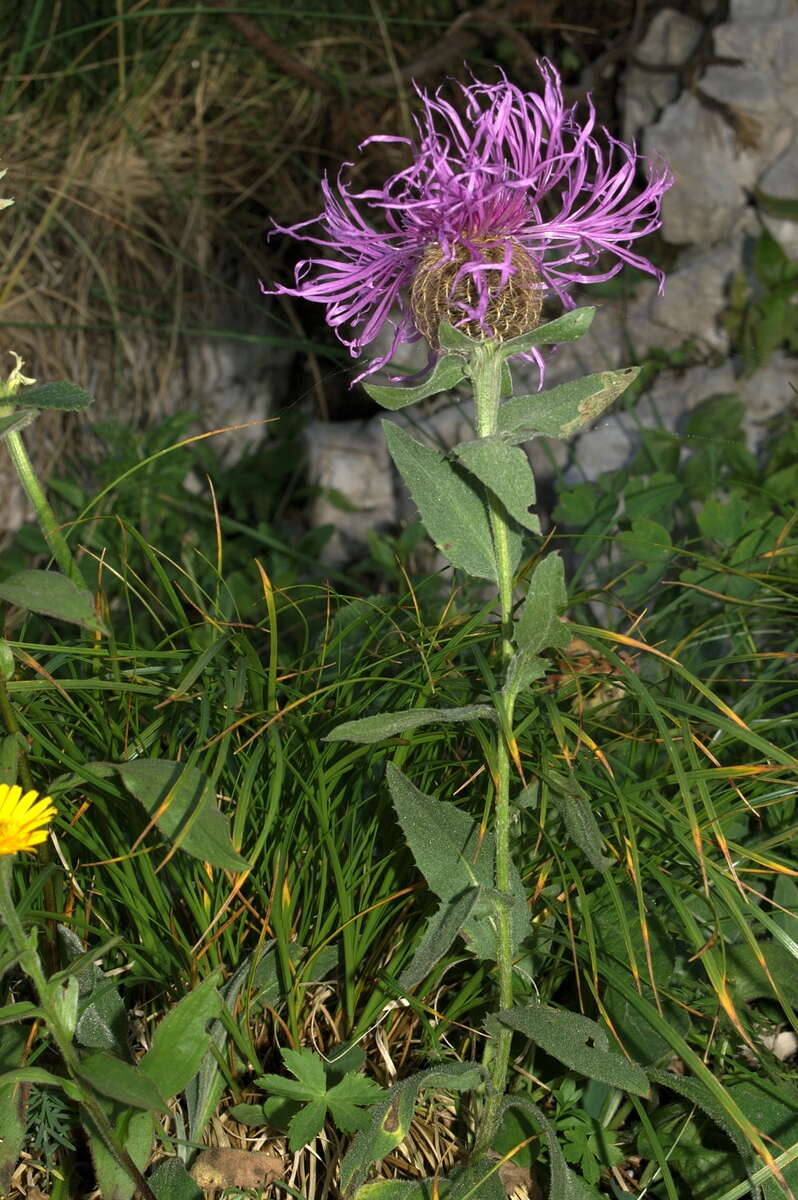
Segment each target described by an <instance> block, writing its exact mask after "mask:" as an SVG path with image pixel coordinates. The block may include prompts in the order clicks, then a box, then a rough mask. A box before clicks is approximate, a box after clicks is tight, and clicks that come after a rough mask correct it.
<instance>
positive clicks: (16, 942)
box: [0, 854, 158, 1200]
mask: <svg viewBox="0 0 798 1200" xmlns="http://www.w3.org/2000/svg"><path fill="white" fill-rule="evenodd" d="M13 871H14V859H13V856H12V855H10V854H3V855H0V920H2V921H3V923H4V924H5V926H6V929H7V930H8V933H9V936H10V938H11V942H12V944H13V946H14V950H15V952H16V954H17V958H18V960H19V964H20V966H21V967H22V969H23V971H24V972H25V974H26V975H28V976H29V977H30V979H31V981H32V983H33V986H34V988H35V989H36V994H37V996H38V999H39V1007H40V1008H41V1010H42V1012H43V1013H44V1017H45V1020H46V1022H47V1028H48V1029H49V1031H50V1035H51V1037H52V1039H53V1041H54V1042H55V1044H56V1046H57V1047H58V1050H59V1053H60V1054H61V1058H62V1059H63V1062H64V1066H65V1067H66V1069H67V1072H68V1073H69V1075H70V1076H71V1078H72V1080H73V1082H74V1083H75V1084H76V1086H77V1087H78V1089H79V1090H80V1093H81V1103H82V1105H83V1107H84V1108H85V1110H86V1112H87V1113H88V1115H89V1117H90V1118H91V1121H92V1123H93V1125H94V1126H95V1128H96V1129H97V1132H98V1133H99V1134H100V1137H101V1138H102V1139H103V1141H104V1142H105V1144H106V1146H107V1147H108V1150H109V1151H110V1153H111V1154H112V1155H113V1156H114V1158H115V1159H116V1161H117V1162H118V1163H119V1165H120V1166H121V1167H123V1168H124V1170H126V1171H127V1172H128V1174H129V1175H130V1177H131V1179H132V1180H133V1181H134V1183H135V1184H136V1187H137V1188H138V1189H139V1192H140V1193H141V1195H142V1197H143V1198H144V1200H158V1198H157V1196H156V1195H155V1193H154V1192H153V1191H152V1189H151V1188H150V1186H149V1184H148V1183H147V1180H146V1179H145V1178H144V1176H143V1175H142V1173H141V1171H140V1170H139V1169H138V1167H137V1166H136V1164H135V1163H134V1162H133V1159H132V1158H131V1157H130V1155H129V1154H128V1152H127V1150H126V1149H125V1147H124V1146H121V1145H120V1144H119V1142H118V1141H117V1138H116V1134H115V1133H114V1130H113V1127H112V1125H111V1122H110V1121H109V1120H108V1118H107V1117H106V1115H105V1113H104V1112H103V1110H102V1108H101V1107H100V1105H99V1104H98V1102H97V1100H96V1098H95V1096H94V1094H93V1092H91V1091H90V1090H89V1089H88V1088H87V1087H86V1085H85V1083H84V1082H83V1080H82V1079H81V1076H80V1060H79V1059H78V1056H77V1054H76V1053H75V1050H74V1047H73V1045H72V1035H71V1033H70V1031H69V1030H67V1029H65V1028H64V1026H63V1025H62V1023H61V1017H60V1014H59V1013H58V1011H57V1009H56V1007H55V1005H54V1003H53V1000H52V992H51V987H50V985H49V984H48V982H47V979H46V978H45V974H44V971H43V970H42V964H41V961H40V959H39V955H38V954H37V953H36V949H35V947H34V945H33V942H32V941H31V939H30V937H29V936H28V935H27V934H26V933H25V930H24V928H23V925H22V921H21V920H20V917H19V913H18V912H17V908H16V905H15V904H14V899H13V896H12V894H11V881H12V876H13Z"/></svg>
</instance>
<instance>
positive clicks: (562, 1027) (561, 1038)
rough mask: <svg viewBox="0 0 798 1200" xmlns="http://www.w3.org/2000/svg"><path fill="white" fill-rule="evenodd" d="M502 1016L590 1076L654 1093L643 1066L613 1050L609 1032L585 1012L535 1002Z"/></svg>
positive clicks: (642, 1092) (500, 1016)
mask: <svg viewBox="0 0 798 1200" xmlns="http://www.w3.org/2000/svg"><path fill="white" fill-rule="evenodd" d="M498 1019H499V1020H500V1021H501V1022H502V1024H504V1025H507V1026H509V1028H510V1029H517V1030H518V1031H519V1032H520V1033H523V1034H525V1036H526V1037H528V1038H530V1039H531V1040H532V1041H533V1042H534V1043H535V1045H537V1046H540V1048H541V1049H542V1050H544V1051H545V1052H546V1054H550V1055H551V1056H552V1058H556V1059H558V1061H559V1062H561V1063H564V1064H565V1066H566V1067H569V1068H570V1069H571V1070H572V1071H578V1072H579V1073H580V1074H581V1075H585V1076H586V1077H587V1078H588V1079H598V1080H600V1081H601V1082H602V1083H607V1084H609V1085H610V1087H617V1088H621V1089H622V1090H623V1091H626V1092H633V1093H634V1094H635V1095H637V1096H648V1095H649V1093H650V1090H651V1088H650V1086H649V1082H648V1079H647V1078H646V1074H645V1072H644V1071H643V1069H642V1068H641V1067H638V1066H637V1064H636V1063H631V1062H629V1060H628V1059H627V1058H624V1057H623V1055H622V1054H620V1053H618V1052H617V1051H614V1050H610V1049H609V1039H608V1037H607V1034H606V1032H605V1031H604V1030H603V1029H602V1028H601V1026H600V1025H597V1024H596V1022H595V1021H591V1020H590V1018H589V1017H583V1016H582V1014H581V1013H573V1012H568V1011H566V1010H565V1009H559V1008H549V1007H548V1005H545V1004H537V1003H534V1004H527V1005H525V1006H524V1007H523V1008H512V1009H506V1010H505V1011H504V1012H500V1013H498ZM590 1042H592V1043H593V1045H592V1046H591V1045H590Z"/></svg>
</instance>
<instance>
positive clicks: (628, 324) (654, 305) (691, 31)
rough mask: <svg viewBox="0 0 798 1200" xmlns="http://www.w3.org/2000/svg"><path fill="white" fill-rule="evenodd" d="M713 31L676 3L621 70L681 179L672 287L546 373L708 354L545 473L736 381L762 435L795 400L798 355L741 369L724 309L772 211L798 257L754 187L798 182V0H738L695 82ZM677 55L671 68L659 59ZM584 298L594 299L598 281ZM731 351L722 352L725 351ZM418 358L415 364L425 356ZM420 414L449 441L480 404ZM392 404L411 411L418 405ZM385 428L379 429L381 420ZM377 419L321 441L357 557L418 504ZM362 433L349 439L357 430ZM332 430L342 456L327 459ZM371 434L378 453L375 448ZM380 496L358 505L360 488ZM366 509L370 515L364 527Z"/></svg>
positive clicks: (342, 531) (609, 317) (623, 311)
mask: <svg viewBox="0 0 798 1200" xmlns="http://www.w3.org/2000/svg"><path fill="white" fill-rule="evenodd" d="M705 36H708V35H707V31H706V30H705V28H704V27H703V26H701V25H699V24H698V23H697V22H696V21H693V20H692V19H691V18H689V17H687V16H685V15H684V14H681V13H678V12H676V11H675V10H673V9H662V10H660V11H659V12H658V13H657V14H656V15H655V16H654V18H653V20H652V21H651V23H650V26H649V28H648V30H647V32H646V35H645V37H644V38H643V40H642V41H641V43H640V45H639V46H638V47H637V51H636V54H635V63H634V64H633V65H632V66H630V67H629V68H628V70H627V71H626V74H625V78H624V79H623V81H622V87H621V100H622V105H623V109H624V119H623V132H624V137H625V138H626V139H631V138H635V139H637V140H638V141H640V142H641V143H642V146H643V148H644V151H645V153H646V154H648V155H651V156H654V155H656V154H659V155H661V156H662V157H663V158H665V159H667V160H668V162H669V163H670V166H671V169H672V170H673V173H674V176H675V181H676V182H675V185H674V187H673V188H672V189H671V191H670V192H668V193H667V194H666V196H665V202H664V205H663V236H664V238H665V240H666V241H667V242H669V243H670V244H671V245H673V246H675V247H679V248H680V249H679V253H678V257H677V262H676V264H675V267H674V268H673V269H672V270H671V271H670V272H669V275H668V280H667V284H666V289H665V294H664V295H663V296H659V295H658V293H657V286H656V284H655V282H654V281H653V280H649V279H645V280H643V281H642V282H641V283H640V284H639V286H638V287H637V290H636V294H635V296H634V299H633V300H632V301H631V302H630V303H629V304H627V305H622V304H615V303H612V302H610V301H601V302H599V307H598V312H597V314H596V319H595V321H594V323H593V326H592V328H591V329H590V331H589V333H588V334H587V335H586V336H585V337H583V338H582V339H580V341H578V342H576V343H575V344H573V345H568V346H563V347H562V348H561V349H560V350H559V351H558V352H557V353H556V354H555V355H553V356H552V358H551V360H550V362H549V365H548V368H547V373H546V386H552V385H554V384H557V383H561V382H564V381H565V380H568V379H573V378H578V377H579V376H580V375H584V374H588V373H590V372H593V371H599V370H606V369H609V368H613V367H618V366H621V365H625V364H627V363H629V362H635V361H639V360H640V359H642V357H644V356H645V355H646V353H647V352H648V351H649V350H651V349H653V348H657V349H660V350H664V351H666V352H667V351H674V350H677V349H679V348H680V347H683V346H684V345H685V344H686V343H689V344H690V345H691V346H692V347H693V349H694V354H695V356H697V357H698V358H703V359H705V362H704V363H703V364H701V363H699V364H698V365H694V366H690V367H688V368H686V369H684V368H680V369H676V368H672V369H671V368H667V369H665V370H663V371H662V372H661V373H660V374H659V376H658V377H657V379H656V382H655V384H654V386H653V387H652V389H651V390H650V392H649V393H648V394H647V395H646V396H644V398H643V399H642V400H641V401H640V402H639V403H638V404H637V405H636V406H635V408H634V411H633V412H629V413H626V412H623V411H617V412H615V413H613V414H611V415H610V416H608V417H605V418H603V419H602V420H601V421H600V422H599V423H598V425H597V426H594V427H593V429H591V430H589V431H588V432H587V433H585V434H582V435H581V436H580V437H578V438H576V439H575V440H574V441H573V442H572V443H571V444H569V445H568V446H565V445H563V444H562V443H560V442H555V441H549V440H547V439H539V440H538V441H536V442H533V443H531V444H530V445H529V446H528V447H527V451H528V453H529V455H530V459H531V461H532V463H533V466H534V468H535V471H536V474H537V477H538V479H539V481H543V480H545V479H546V477H550V476H551V475H552V474H553V473H554V472H555V471H564V474H565V478H566V479H567V480H593V479H596V478H597V477H598V476H599V475H601V474H602V473H603V472H604V471H607V470H611V469H613V468H616V467H619V466H621V465H622V464H623V463H624V462H625V461H627V460H628V459H629V458H630V457H631V455H632V454H633V452H634V449H635V446H636V441H637V430H638V429H639V428H641V427H657V426H660V425H663V424H664V425H665V426H666V427H669V428H673V429H676V428H678V427H679V424H680V422H681V421H682V420H683V419H684V417H685V416H686V414H687V413H689V412H690V411H692V410H693V409H694V408H695V407H696V406H697V405H699V404H700V403H702V401H704V400H706V399H709V398H710V397H711V396H716V395H720V394H724V393H730V392H735V393H737V395H738V396H739V397H740V399H741V400H743V402H744V404H745V411H746V418H745V421H744V426H745V429H746V432H747V436H748V442H749V445H750V446H751V447H752V448H756V446H757V445H758V444H759V443H760V442H761V441H762V439H763V437H764V435H765V433H766V431H767V421H768V420H769V419H770V418H772V417H773V416H775V415H776V414H778V413H779V412H781V411H783V410H784V409H785V408H786V407H787V406H788V405H789V404H790V403H791V401H792V400H793V398H794V393H793V392H792V390H791V387H790V384H791V382H792V381H794V380H795V378H796V374H797V373H796V370H795V366H796V364H795V360H794V359H792V358H790V357H788V356H787V355H785V354H781V353H778V354H776V355H774V356H773V358H772V359H771V360H770V361H769V362H768V363H765V364H763V366H762V368H761V369H760V370H758V371H757V372H756V373H755V374H754V375H753V376H751V377H747V378H739V377H738V375H739V372H736V370H735V364H734V363H732V362H731V361H729V360H728V357H727V356H728V354H729V337H728V334H727V332H726V330H725V329H724V328H723V326H722V325H721V323H720V320H719V317H720V314H721V313H722V311H723V310H724V308H725V307H726V306H727V305H728V303H729V287H730V283H731V281H732V278H733V276H734V275H735V273H736V272H738V271H739V270H740V269H741V267H742V266H743V263H744V256H745V255H746V253H747V252H748V250H749V249H750V246H751V244H752V242H753V239H755V238H756V237H757V236H758V234H759V233H760V231H761V229H762V225H763V223H764V225H765V226H766V227H767V228H768V229H769V230H770V231H771V233H772V234H773V235H774V237H776V239H777V240H778V241H779V242H780V243H781V244H782V245H783V247H784V249H785V250H786V252H787V254H788V255H790V256H791V257H794V256H796V255H798V222H792V221H787V220H777V219H774V218H773V217H770V216H767V215H763V214H761V213H760V212H759V211H758V210H757V209H756V208H755V205H754V193H755V192H756V191H761V192H762V193H764V194H766V195H768V196H775V197H784V198H793V199H794V198H795V197H796V196H798V71H796V69H795V64H796V63H798V3H796V2H795V0H731V4H730V11H729V20H728V22H726V23H725V24H723V25H720V26H718V27H717V28H716V29H715V30H714V31H713V33H712V39H713V42H712V54H711V55H708V56H707V57H709V58H714V59H722V60H723V61H722V62H715V61H711V62H710V64H709V65H708V66H706V67H705V69H704V70H703V73H702V74H701V75H700V77H699V78H697V79H694V80H693V79H691V80H690V86H689V87H685V85H684V77H685V75H687V76H689V71H685V70H680V68H685V67H686V65H688V64H689V60H690V57H691V55H692V54H693V53H694V51H695V50H696V48H697V47H698V46H699V43H700V42H701V40H702V38H703V37H705ZM643 64H645V65H650V66H652V67H654V68H661V67H673V68H674V70H673V71H661V70H659V69H657V70H656V71H646V70H645V69H644V65H643ZM581 302H582V303H591V302H593V301H592V298H591V296H590V292H589V289H587V290H586V291H585V295H584V297H582V298H581ZM724 360H725V361H724ZM421 365H422V362H421V360H419V361H418V362H413V363H412V364H408V366H410V367H412V368H415V369H417V368H418V367H420V366H421ZM513 376H514V379H515V384H516V386H515V391H516V393H517V394H524V393H525V392H531V391H534V390H535V389H536V388H537V377H536V373H534V372H532V371H530V370H529V369H528V368H526V367H524V366H523V364H521V365H520V366H514V368H513ZM410 411H411V412H412V414H413V417H412V424H413V426H414V427H415V429H416V430H417V431H418V430H419V428H421V429H423V430H425V431H426V432H427V433H428V435H429V437H430V438H431V439H432V440H434V441H435V442H436V444H438V445H441V444H443V445H453V444H454V443H455V442H456V441H459V440H462V439H463V437H464V436H471V434H470V432H468V431H467V426H468V419H469V407H468V404H467V403H464V402H463V401H462V400H458V399H457V398H456V397H452V396H441V397H438V398H436V399H435V400H434V401H431V402H428V403H427V404H424V405H421V406H416V407H414V408H413V409H412V410H410ZM389 419H391V420H399V421H400V422H402V423H405V422H407V427H408V429H409V431H410V432H412V428H410V422H411V418H407V417H406V415H405V414H398V415H392V416H391V417H390V418H389ZM375 431H376V433H375ZM381 438H382V434H381V431H380V426H379V418H374V419H373V420H371V421H367V422H357V423H350V424H349V425H348V426H342V427H340V430H339V432H338V434H336V435H333V434H332V433H330V434H328V435H325V437H324V440H323V441H321V440H320V439H316V446H322V447H323V448H322V449H321V450H317V449H316V448H315V447H314V445H310V446H309V452H310V463H311V466H310V470H311V475H312V477H313V479H314V480H316V481H318V483H319V484H320V485H321V486H324V485H323V484H322V482H321V481H322V479H324V478H326V477H327V473H329V472H331V474H332V476H334V479H335V484H334V486H335V489H336V492H337V493H338V494H339V495H340V494H343V496H344V497H345V498H346V499H347V500H348V501H350V503H351V504H352V505H353V506H354V507H355V508H357V509H359V510H360V511H356V512H346V511H342V509H341V508H340V507H339V508H336V509H335V511H334V513H333V512H332V511H331V510H330V509H329V508H328V507H324V505H323V504H321V503H317V505H316V508H315V510H314V515H315V517H316V519H317V520H319V521H320V520H322V519H323V520H324V521H327V522H332V523H334V524H335V525H336V528H337V533H336V535H335V537H334V538H333V539H332V540H331V542H330V543H328V545H327V547H326V550H325V554H326V558H327V561H328V562H330V563H335V564H340V563H342V562H344V561H345V559H346V553H345V549H344V548H345V547H346V546H347V545H350V546H351V544H352V539H355V540H357V539H358V537H362V530H363V529H364V527H365V528H369V527H371V525H372V524H373V525H377V526H380V527H390V526H391V525H395V524H396V523H397V522H398V521H400V520H403V519H407V517H408V515H412V509H410V510H408V508H407V499H406V497H403V496H402V494H401V489H400V487H399V485H398V482H396V481H395V482H394V485H393V486H392V487H387V486H386V476H385V474H384V470H385V462H386V459H385V456H384V452H383V450H382V449H381V446H382V441H381ZM347 439H349V440H347ZM331 442H334V445H335V456H336V466H335V468H334V470H332V468H330V467H329V466H327V465H324V466H319V465H314V456H315V455H316V454H317V453H319V454H321V455H322V456H323V457H324V459H325V463H326V461H327V460H326V456H327V455H328V454H329V450H328V447H329V445H330V444H331ZM366 446H368V447H369V448H370V450H369V453H370V454H372V455H373V458H372V459H369V457H368V454H364V453H363V448H364V447H366ZM364 492H365V494H366V495H367V497H368V499H367V505H366V507H364V508H362V509H361V503H362V500H360V498H361V497H362V496H363V494H364ZM364 519H365V526H364Z"/></svg>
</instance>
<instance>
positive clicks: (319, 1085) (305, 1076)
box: [280, 1049, 327, 1096]
mask: <svg viewBox="0 0 798 1200" xmlns="http://www.w3.org/2000/svg"><path fill="white" fill-rule="evenodd" d="M280 1054H281V1056H282V1060H283V1062H284V1063H285V1065H286V1068H287V1069H288V1070H289V1071H290V1072H291V1074H292V1075H295V1076H296V1077H297V1079H298V1080H299V1082H300V1083H303V1084H304V1085H305V1087H306V1088H308V1090H309V1092H310V1095H311V1096H315V1095H323V1093H324V1092H325V1091H326V1090H327V1073H326V1071H325V1070H324V1063H323V1062H322V1060H321V1059H320V1058H319V1056H318V1054H314V1053H313V1051H312V1050H305V1049H302V1050H281V1051H280Z"/></svg>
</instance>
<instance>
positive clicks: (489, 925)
mask: <svg viewBox="0 0 798 1200" xmlns="http://www.w3.org/2000/svg"><path fill="white" fill-rule="evenodd" d="M386 777H387V780H388V787H389V789H390V792H391V798H392V800H393V804H394V808H395V809H396V815H397V817H398V819H399V824H400V825H401V827H402V832H403V833H404V835H405V840H406V841H407V844H408V846H409V848H410V851H411V853H412V855H413V858H414V859H415V862H416V866H417V867H418V869H419V870H420V871H421V873H422V875H423V876H424V878H425V879H426V881H427V884H428V886H429V888H430V891H432V892H434V893H435V895H436V896H437V897H438V898H439V899H440V900H442V901H443V902H444V904H448V903H449V901H451V900H453V899H454V898H455V897H457V896H460V895H462V893H463V892H465V891H468V890H469V889H471V888H474V887H477V888H479V889H480V893H479V896H478V900H480V899H481V898H483V897H485V898H487V897H489V896H490V894H491V893H492V892H493V891H494V881H495V876H494V871H495V856H496V848H495V839H494V836H493V833H492V832H490V830H488V831H483V830H482V829H481V828H480V826H479V824H478V823H477V822H476V821H473V820H472V819H471V817H469V816H468V814H467V813H464V812H463V811H462V809H459V808H458V807H457V806H456V805H454V804H450V803H448V802H447V801H445V800H435V799H433V797H432V796H426V795H425V794H424V793H423V792H421V791H419V789H418V788H417V787H416V786H415V784H413V783H411V782H410V780H409V779H408V778H407V776H406V775H404V774H403V773H402V772H401V771H400V770H399V768H398V767H396V766H394V765H393V763H389V764H388V766H387V769H386ZM511 892H512V896H511V898H510V902H511V904H512V941H513V949H514V950H516V949H517V948H518V946H519V945H520V943H521V941H522V940H523V938H524V937H525V936H526V934H527V932H528V930H529V917H528V912H527V905H526V895H525V892H524V886H523V883H522V882H521V877H520V876H519V874H518V871H517V869H516V868H515V866H514V865H511ZM463 937H464V939H465V941H466V944H467V945H468V946H469V948H470V949H471V950H472V951H473V952H474V953H475V954H476V955H477V957H478V958H484V959H490V960H495V958H496V921H495V906H494V904H493V903H491V902H489V900H487V899H486V900H485V902H483V903H480V904H477V905H475V907H474V911H473V912H472V914H471V916H470V917H469V919H468V921H467V922H466V923H465V924H464V926H463Z"/></svg>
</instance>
